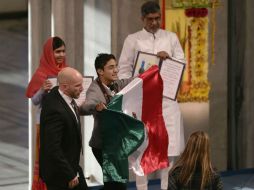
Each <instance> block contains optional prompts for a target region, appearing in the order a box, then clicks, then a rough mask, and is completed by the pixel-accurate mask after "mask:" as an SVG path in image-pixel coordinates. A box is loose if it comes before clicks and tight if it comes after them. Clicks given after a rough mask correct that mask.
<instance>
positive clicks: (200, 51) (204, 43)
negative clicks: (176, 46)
mask: <svg viewBox="0 0 254 190" xmlns="http://www.w3.org/2000/svg"><path fill="white" fill-rule="evenodd" d="M185 15H186V18H187V22H186V25H187V26H186V27H187V36H186V38H187V39H186V43H188V46H187V51H188V53H187V54H186V55H187V56H188V57H186V59H187V62H188V63H187V68H186V71H187V72H188V73H187V76H188V77H187V80H185V81H184V82H183V83H182V85H181V87H180V92H179V94H178V101H179V102H206V101H208V99H209V98H208V97H209V91H210V84H209V82H208V78H207V76H208V16H207V15H208V10H207V9H206V8H191V9H186V10H185Z"/></svg>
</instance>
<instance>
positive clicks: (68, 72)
mask: <svg viewBox="0 0 254 190" xmlns="http://www.w3.org/2000/svg"><path fill="white" fill-rule="evenodd" d="M77 78H78V79H79V78H82V75H81V74H80V72H78V71H77V70H76V69H73V68H71V67H66V68H63V69H62V70H61V71H60V72H59V73H58V76H57V80H58V83H59V85H60V84H64V83H70V82H73V81H75V80H76V79H77Z"/></svg>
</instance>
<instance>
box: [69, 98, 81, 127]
mask: <svg viewBox="0 0 254 190" xmlns="http://www.w3.org/2000/svg"><path fill="white" fill-rule="evenodd" d="M71 106H72V108H73V109H74V112H75V114H76V117H77V119H78V122H79V111H78V105H77V103H76V102H75V100H74V99H72V101H71Z"/></svg>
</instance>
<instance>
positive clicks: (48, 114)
mask: <svg viewBox="0 0 254 190" xmlns="http://www.w3.org/2000/svg"><path fill="white" fill-rule="evenodd" d="M57 79H58V82H59V86H57V87H54V88H53V89H52V90H51V91H50V93H48V94H47V95H45V97H44V98H43V101H42V110H41V118H40V123H41V128H40V176H41V178H42V179H43V180H44V181H45V183H46V185H47V189H48V190H68V189H75V190H86V189H87V185H86V182H85V179H84V175H83V171H82V168H81V167H80V166H79V160H80V152H81V150H82V141H81V129H80V120H79V115H78V113H77V109H76V108H77V106H76V104H75V100H74V99H77V98H78V97H79V95H80V93H81V92H82V90H83V87H82V82H83V77H82V75H81V74H80V73H79V72H78V71H77V70H75V69H73V68H70V67H67V68H64V69H63V70H62V71H60V72H59V74H58V77H57Z"/></svg>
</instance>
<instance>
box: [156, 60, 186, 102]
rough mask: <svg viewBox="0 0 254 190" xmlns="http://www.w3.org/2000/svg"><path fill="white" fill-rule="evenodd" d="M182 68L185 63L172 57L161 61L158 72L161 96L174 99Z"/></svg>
mask: <svg viewBox="0 0 254 190" xmlns="http://www.w3.org/2000/svg"><path fill="white" fill-rule="evenodd" d="M184 68H185V63H183V62H181V61H178V60H176V59H174V58H172V59H171V58H170V59H166V60H164V61H163V62H162V64H161V67H160V74H161V78H162V80H163V96H165V97H167V98H169V99H171V100H174V101H175V100H176V98H177V93H178V90H179V87H180V83H181V80H182V76H183V71H184Z"/></svg>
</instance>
